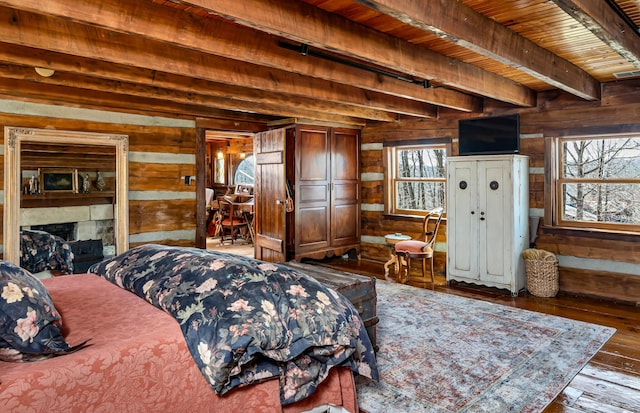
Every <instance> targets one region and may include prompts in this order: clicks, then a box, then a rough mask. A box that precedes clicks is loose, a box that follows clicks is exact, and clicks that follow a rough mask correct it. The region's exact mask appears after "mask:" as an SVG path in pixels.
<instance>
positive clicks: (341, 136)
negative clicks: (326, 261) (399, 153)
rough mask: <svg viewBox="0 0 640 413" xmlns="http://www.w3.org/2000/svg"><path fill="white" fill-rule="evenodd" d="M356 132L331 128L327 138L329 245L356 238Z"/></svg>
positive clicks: (357, 161)
mask: <svg viewBox="0 0 640 413" xmlns="http://www.w3.org/2000/svg"><path fill="white" fill-rule="evenodd" d="M359 154H360V150H359V135H358V131H357V130H353V129H338V128H336V129H334V130H333V134H332V139H331V245H332V246H333V247H340V246H347V245H353V244H357V243H359V241H360V202H359V199H360V185H359V182H360V158H359Z"/></svg>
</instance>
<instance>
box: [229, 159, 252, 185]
mask: <svg viewBox="0 0 640 413" xmlns="http://www.w3.org/2000/svg"><path fill="white" fill-rule="evenodd" d="M253 181H254V172H253V155H249V156H247V157H246V158H245V159H243V160H242V161H241V162H240V163H239V164H238V168H236V173H235V175H234V177H233V183H234V184H236V185H237V184H252V185H253Z"/></svg>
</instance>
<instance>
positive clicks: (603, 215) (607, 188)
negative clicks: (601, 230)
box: [562, 184, 640, 225]
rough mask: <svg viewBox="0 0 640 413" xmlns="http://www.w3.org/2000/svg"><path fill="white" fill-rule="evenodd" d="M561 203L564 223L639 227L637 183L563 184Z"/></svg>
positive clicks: (639, 206)
mask: <svg viewBox="0 0 640 413" xmlns="http://www.w3.org/2000/svg"><path fill="white" fill-rule="evenodd" d="M562 200H563V208H562V218H563V219H564V220H566V221H588V222H610V223H620V224H633V225H637V224H640V201H639V200H640V185H639V184H565V185H563V186H562Z"/></svg>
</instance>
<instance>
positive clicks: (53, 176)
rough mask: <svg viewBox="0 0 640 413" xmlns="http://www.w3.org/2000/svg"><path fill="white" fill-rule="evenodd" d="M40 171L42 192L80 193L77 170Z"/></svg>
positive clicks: (51, 169) (47, 169) (43, 169)
mask: <svg viewBox="0 0 640 413" xmlns="http://www.w3.org/2000/svg"><path fill="white" fill-rule="evenodd" d="M39 171H40V187H41V188H40V189H41V190H42V192H50V191H60V192H78V170H77V169H53V168H41V169H39Z"/></svg>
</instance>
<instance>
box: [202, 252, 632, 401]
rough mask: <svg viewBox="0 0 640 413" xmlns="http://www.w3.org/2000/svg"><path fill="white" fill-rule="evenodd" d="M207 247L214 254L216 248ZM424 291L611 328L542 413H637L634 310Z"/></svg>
mask: <svg viewBox="0 0 640 413" xmlns="http://www.w3.org/2000/svg"><path fill="white" fill-rule="evenodd" d="M212 247H213V248H215V249H218V248H219V247H218V246H217V245H212ZM226 247H227V246H224V247H223V249H227V248H226ZM233 249H234V250H236V251H239V253H241V254H243V255H249V256H252V254H253V247H252V246H251V245H248V246H246V245H245V246H238V245H236V246H234V247H233ZM230 252H233V251H230ZM234 253H238V252H234ZM319 263H320V264H321V265H326V266H329V267H332V268H335V269H338V270H342V271H348V272H354V273H358V274H364V275H372V276H375V277H376V278H378V279H384V275H383V274H384V269H383V267H382V263H377V262H370V261H365V260H361V261H357V260H353V259H342V258H333V259H328V260H323V261H322V262H319ZM427 288H430V289H433V290H435V291H438V292H442V293H447V294H455V295H459V296H463V297H467V298H474V299H478V300H485V301H490V302H495V303H500V304H503V305H508V306H511V307H516V308H523V309H527V310H532V311H538V312H542V313H546V314H553V315H557V316H560V317H567V318H571V319H574V320H580V321H586V322H590V323H595V324H600V325H605V326H609V327H613V328H615V329H616V330H617V331H616V333H615V334H614V335H613V337H612V338H611V339H609V341H608V342H607V343H606V344H605V345H604V346H603V347H602V348H601V349H600V351H599V352H598V353H597V354H596V355H595V356H594V357H593V358H592V359H591V361H589V363H588V364H587V365H586V366H585V367H584V368H583V369H582V370H581V371H580V373H579V374H578V375H577V376H576V377H575V378H574V379H573V380H572V381H571V382H570V383H569V385H568V386H567V387H566V388H565V389H564V390H563V391H562V392H561V393H560V395H558V397H557V398H556V399H555V400H554V401H553V402H552V403H551V404H550V405H549V406H547V408H546V409H545V410H544V413H595V412H597V413H613V412H615V413H632V412H634V413H637V412H640V308H638V307H635V306H631V305H628V304H618V303H614V302H611V301H606V300H598V299H593V298H586V297H576V296H570V295H563V294H560V295H558V296H557V297H554V298H540V297H535V296H532V295H530V294H528V293H520V294H519V295H518V296H517V297H511V294H510V293H509V291H507V290H499V289H494V288H486V287H481V286H475V285H468V284H463V283H457V284H455V285H454V284H452V285H447V284H446V281H445V279H444V277H442V276H437V277H436V283H435V286H433V287H432V286H428V287H427Z"/></svg>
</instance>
